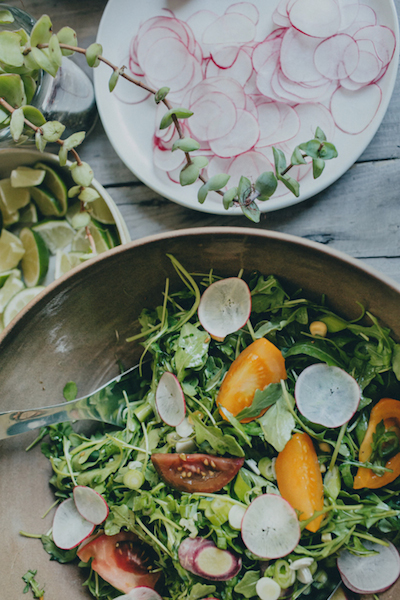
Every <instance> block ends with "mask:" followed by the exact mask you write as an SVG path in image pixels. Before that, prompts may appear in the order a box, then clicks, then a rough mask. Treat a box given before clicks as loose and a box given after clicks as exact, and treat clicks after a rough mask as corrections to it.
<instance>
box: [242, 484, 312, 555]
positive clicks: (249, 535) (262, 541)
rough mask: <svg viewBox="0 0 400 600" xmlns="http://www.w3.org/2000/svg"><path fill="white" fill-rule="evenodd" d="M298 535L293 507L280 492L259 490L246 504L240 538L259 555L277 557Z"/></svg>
mask: <svg viewBox="0 0 400 600" xmlns="http://www.w3.org/2000/svg"><path fill="white" fill-rule="evenodd" d="M299 539H300V524H299V520H298V518H297V515H296V511H295V510H294V509H293V508H292V507H291V506H290V504H289V502H286V500H284V499H283V498H282V497H281V496H277V495H276V494H263V495H262V496H258V498H256V499H255V500H253V502H252V503H251V504H250V506H249V507H248V509H247V510H246V512H245V515H244V517H243V520H242V540H243V542H244V544H245V545H246V546H247V548H248V549H249V550H250V552H252V553H253V554H255V555H256V556H259V557H260V558H268V559H273V558H281V557H282V556H287V555H288V554H290V552H292V550H294V548H295V547H296V546H297V544H298V543H299Z"/></svg>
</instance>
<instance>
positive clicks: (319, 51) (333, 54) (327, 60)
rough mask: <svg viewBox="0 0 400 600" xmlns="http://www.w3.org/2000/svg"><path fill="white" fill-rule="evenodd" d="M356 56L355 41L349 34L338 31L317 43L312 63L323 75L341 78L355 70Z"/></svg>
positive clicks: (357, 54) (357, 50)
mask: <svg viewBox="0 0 400 600" xmlns="http://www.w3.org/2000/svg"><path fill="white" fill-rule="evenodd" d="M358 57H359V49H358V45H357V42H356V41H355V40H354V39H353V38H352V37H350V36H349V35H346V34H345V33H340V34H338V35H333V36H332V37H330V38H327V39H326V40H324V41H323V42H321V43H320V44H319V45H318V47H317V48H316V50H315V53H314V63H315V66H316V68H317V70H318V71H319V73H321V75H323V76H324V77H327V78H328V79H343V78H344V77H349V75H351V74H352V73H353V72H354V71H355V70H356V68H357V64H358Z"/></svg>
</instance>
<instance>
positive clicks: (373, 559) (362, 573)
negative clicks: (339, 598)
mask: <svg viewBox="0 0 400 600" xmlns="http://www.w3.org/2000/svg"><path fill="white" fill-rule="evenodd" d="M363 545H364V546H365V547H366V548H367V549H368V550H371V551H374V552H376V553H377V554H373V555H372V556H357V555H356V554H352V553H351V552H349V551H348V550H344V551H343V552H341V553H340V555H339V558H338V560H337V566H338V569H339V572H340V575H341V577H342V580H343V583H344V584H345V586H346V587H348V588H349V589H350V590H351V591H353V592H355V593H357V594H378V593H380V592H383V591H385V590H386V589H388V588H389V587H390V586H391V585H392V584H393V583H394V582H395V581H396V580H397V578H398V577H399V575H400V557H399V553H398V551H397V550H396V548H395V547H394V545H393V544H392V543H391V542H389V545H388V546H382V545H381V544H376V543H373V542H370V541H366V540H363Z"/></svg>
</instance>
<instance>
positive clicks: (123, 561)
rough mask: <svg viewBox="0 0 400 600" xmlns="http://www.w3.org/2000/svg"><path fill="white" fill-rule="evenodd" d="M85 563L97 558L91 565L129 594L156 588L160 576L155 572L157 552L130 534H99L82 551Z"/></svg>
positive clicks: (128, 532)
mask: <svg viewBox="0 0 400 600" xmlns="http://www.w3.org/2000/svg"><path fill="white" fill-rule="evenodd" d="M78 556H79V558H80V559H81V560H83V561H84V562H88V561H89V560H90V559H91V558H93V560H92V563H91V566H92V568H93V570H94V571H96V573H98V574H99V575H100V577H102V578H103V579H104V580H105V581H107V582H108V583H110V584H111V585H112V586H114V587H115V588H116V589H117V590H120V591H121V592H124V593H128V592H129V591H130V590H132V589H133V588H135V587H138V586H141V585H144V586H147V587H150V588H153V589H154V586H155V585H156V583H157V581H158V579H159V577H160V573H151V572H150V570H151V568H152V559H153V553H152V550H151V548H149V547H148V546H146V545H145V544H143V543H142V542H140V540H139V538H138V537H137V536H136V535H135V534H133V533H131V532H130V531H121V532H120V533H117V534H116V535H105V534H102V535H99V536H97V537H95V538H93V539H92V540H90V539H89V541H88V542H84V543H83V544H82V545H81V547H80V548H79V549H78Z"/></svg>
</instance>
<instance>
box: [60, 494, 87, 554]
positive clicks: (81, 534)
mask: <svg viewBox="0 0 400 600" xmlns="http://www.w3.org/2000/svg"><path fill="white" fill-rule="evenodd" d="M94 528H95V526H94V525H93V523H90V521H87V519H84V518H83V517H82V516H81V515H80V514H79V512H78V510H77V508H76V506H75V502H74V499H73V498H68V499H67V500H64V502H62V503H61V504H60V506H59V507H58V508H57V510H56V512H55V515H54V519H53V542H54V543H55V545H56V546H57V548H61V549H62V550H71V548H76V547H77V546H79V544H80V543H81V542H83V540H85V539H86V538H87V537H89V536H90V535H91V533H93V530H94Z"/></svg>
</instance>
